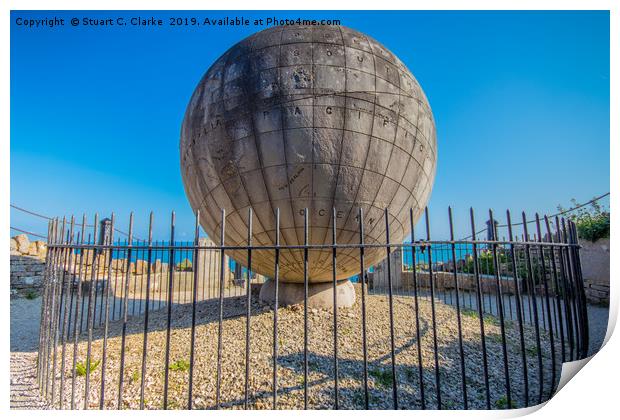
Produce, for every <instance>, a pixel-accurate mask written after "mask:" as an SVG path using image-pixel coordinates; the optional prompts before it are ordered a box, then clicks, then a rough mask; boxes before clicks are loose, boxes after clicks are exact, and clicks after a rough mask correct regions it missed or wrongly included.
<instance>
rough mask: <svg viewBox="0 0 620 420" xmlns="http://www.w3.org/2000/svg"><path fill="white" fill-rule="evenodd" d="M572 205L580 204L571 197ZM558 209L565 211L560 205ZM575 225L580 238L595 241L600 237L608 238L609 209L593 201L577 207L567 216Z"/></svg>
mask: <svg viewBox="0 0 620 420" xmlns="http://www.w3.org/2000/svg"><path fill="white" fill-rule="evenodd" d="M571 203H572V204H573V207H579V206H580V204H579V203H577V201H576V200H575V199H574V198H573V199H572V200H571ZM558 210H559V211H565V210H564V209H563V208H562V206H558ZM568 218H569V219H570V220H572V221H573V222H575V224H576V225H577V235H578V236H579V238H581V239H585V240H588V241H591V242H596V241H598V240H599V239H601V238H609V228H610V214H609V210H607V209H605V208H604V207H603V206H601V205H600V204H598V203H597V202H594V203H592V204H590V206H589V207H582V208H580V209H577V210H576V211H575V212H574V213H572V214H571V215H570V216H568Z"/></svg>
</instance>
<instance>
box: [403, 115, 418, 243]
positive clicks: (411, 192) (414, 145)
mask: <svg viewBox="0 0 620 420" xmlns="http://www.w3.org/2000/svg"><path fill="white" fill-rule="evenodd" d="M418 124H420V109H419V104H418V114H417V116H416V126H415V127H416V133H417V132H418V131H420V130H419V129H418ZM417 138H418V137H417V136H415V137H414V138H413V147H411V153H410V154H409V160H407V166H406V167H405V171H404V172H403V176H402V177H401V179H400V184H401V185H402V182H403V179H404V178H405V175H406V174H407V168H408V167H409V164H410V163H411V159H413V160H415V161H416V163H418V165H419V162H418V161H417V159H415V158H414V157H413V154H414V153H415V147H416V143H417V142H416V140H417ZM405 188H406V189H407V191H409V195H410V196H412V197H413V199H414V200H415V202H416V207H417V208H418V209H419V208H420V202H419V201H418V199H417V197H416V196H415V195H414V194H413V191H410V190H409V189H408V188H407V187H405ZM407 201H409V200H407ZM407 201H405V203H403V205H402V207H401V208H400V210H398V214H400V213H401V212H402V211H403V208H405V207H406V206H407ZM404 238H405V234H404V232H403V239H404ZM412 240H413V238H412Z"/></svg>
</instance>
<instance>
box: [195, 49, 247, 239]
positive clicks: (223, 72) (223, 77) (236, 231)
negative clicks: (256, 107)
mask: <svg viewBox="0 0 620 420" xmlns="http://www.w3.org/2000/svg"><path fill="white" fill-rule="evenodd" d="M231 55H232V49H229V50H228V52H227V55H226V59H225V60H224V66H223V70H222V79H221V81H220V88H219V94H220V96H224V80H225V79H226V69H227V68H228V63H229V60H230V56H231ZM233 141H234V140H233ZM206 147H207V150H209V142H208V141H207V144H206ZM213 167H214V169H215V165H213ZM215 173H217V178H218V180H219V181H220V183H219V185H221V186H222V189H223V190H224V192H225V194H226V196H228V200H229V201H230V203H231V204H232V206H233V209H234V211H235V212H238V209H237V206H236V205H235V203H234V202H233V200H231V199H230V196H229V195H228V190H226V188H225V187H224V183H223V182H222V177H221V174H220V171H219V170H215ZM239 177H241V176H239ZM219 185H218V186H219ZM216 188H217V187H216ZM213 190H215V188H214V189H213ZM213 190H211V191H209V195H211V198H212V199H213V201H214V202H217V201H216V200H215V197H214V196H213V194H212V191H213ZM202 202H203V206H201V207H205V205H206V197H203V199H202ZM206 207H208V206H206ZM228 217H229V216H227V218H228ZM221 224H222V221H221V220H218V219H216V224H215V233H216V234H217V232H218V231H219V229H218V228H219V226H220V225H221ZM228 228H229V229H232V230H233V231H234V232H235V233H236V234H237V235H239V236H240V237H242V238H243V234H242V233H241V232H239V231H238V230H237V229H236V227H235V225H234V224H232V223H231V224H229V227H228ZM223 241H224V238H220V243H222V242H223Z"/></svg>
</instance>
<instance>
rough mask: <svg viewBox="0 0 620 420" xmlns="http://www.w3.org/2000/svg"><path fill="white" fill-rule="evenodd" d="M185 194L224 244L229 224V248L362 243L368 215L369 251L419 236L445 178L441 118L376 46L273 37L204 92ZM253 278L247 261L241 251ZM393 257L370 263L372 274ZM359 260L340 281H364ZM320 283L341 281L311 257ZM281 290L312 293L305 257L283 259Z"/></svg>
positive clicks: (220, 68) (191, 122) (199, 90)
mask: <svg viewBox="0 0 620 420" xmlns="http://www.w3.org/2000/svg"><path fill="white" fill-rule="evenodd" d="M180 155H181V156H180V157H181V168H182V175H183V181H184V184H185V190H186V194H187V196H188V198H189V201H190V203H191V205H192V207H193V208H194V209H200V218H201V219H200V222H201V225H202V226H203V228H204V229H205V230H206V231H207V233H208V234H209V236H210V237H211V238H213V239H214V240H215V242H216V243H218V244H219V243H220V242H221V238H220V223H221V220H220V209H222V208H223V209H225V210H226V237H225V242H226V244H227V245H243V244H246V241H247V218H248V209H249V208H250V207H251V208H252V209H253V211H254V219H253V234H254V235H253V241H254V244H256V245H271V244H273V243H275V240H276V238H275V216H274V214H275V210H276V209H278V208H279V209H280V213H281V219H280V232H281V235H280V242H281V244H283V245H284V244H287V245H299V244H303V240H304V237H303V226H304V209H305V208H308V209H309V225H310V231H309V236H310V237H309V241H310V243H312V244H324V243H330V242H331V240H332V234H331V230H332V221H333V217H332V208H335V209H336V227H337V229H336V241H337V242H338V243H340V244H347V243H358V241H359V237H358V235H359V234H358V228H359V221H358V217H357V216H358V209H359V208H360V207H361V208H362V209H363V210H364V224H365V231H366V237H365V242H366V243H380V242H385V222H384V219H383V210H384V209H386V208H387V209H388V211H389V216H390V237H391V241H393V242H399V241H401V240H402V239H403V238H404V237H405V236H406V234H407V233H408V230H409V229H408V226H409V208H413V211H414V221H415V220H417V219H418V217H419V216H420V215H421V213H422V211H423V209H424V206H425V205H426V203H427V201H428V198H429V196H430V193H431V189H432V186H433V181H434V177H435V167H436V160H437V145H436V137H435V124H434V120H433V116H432V112H431V109H430V106H429V103H428V100H427V98H426V96H425V95H424V93H423V91H422V88H421V87H420V85H419V84H418V82H417V81H416V79H415V78H414V76H413V75H412V74H411V72H410V71H409V70H408V69H407V67H406V66H405V65H404V64H403V63H402V62H401V61H400V60H399V59H398V58H397V57H396V56H395V55H394V54H392V53H391V52H390V51H389V50H387V49H386V48H385V47H384V46H383V45H381V44H380V43H379V42H377V41H375V40H374V39H372V38H370V37H368V36H367V35H364V34H362V33H360V32H357V31H354V30H352V29H349V28H345V27H342V26H340V27H325V26H315V27H313V26H305V27H303V26H302V27H299V26H295V27H275V28H270V29H267V30H264V31H262V32H259V33H256V34H254V35H252V36H250V37H248V38H246V39H244V40H243V41H241V42H239V43H238V44H236V45H235V46H233V47H232V48H231V49H229V50H228V51H227V52H226V53H224V55H222V56H221V57H220V58H219V59H218V60H217V61H216V62H215V63H214V64H213V65H212V66H211V67H210V68H209V70H208V71H207V73H206V74H205V75H204V77H203V78H202V80H201V82H200V83H199V84H198V86H197V87H196V90H195V91H194V94H193V95H192V97H191V100H190V103H189V105H188V108H187V111H186V114H185V117H184V120H183V126H182V130H181V145H180ZM229 255H230V256H231V257H232V258H234V259H235V260H236V261H239V262H241V263H242V264H243V265H247V261H246V258H247V253H246V252H245V251H241V250H239V251H232V250H231V251H230V252H229ZM384 257H385V250H384V249H382V248H374V249H370V248H369V249H367V250H366V254H365V263H366V265H367V266H370V265H373V264H375V263H377V262H379V261H380V260H381V259H383V258H384ZM358 258H359V252H358V250H355V249H352V250H347V251H339V252H338V258H337V278H338V279H343V278H347V277H349V276H351V275H354V274H356V273H357V272H358V271H359V260H358ZM309 259H310V261H309V262H310V264H309V277H310V281H311V282H322V281H331V278H332V274H331V251H330V250H329V249H325V250H316V251H312V252H310V255H309ZM274 266H275V264H274V252H273V251H271V250H256V251H255V252H254V253H253V254H252V268H253V269H254V270H256V271H257V272H259V273H261V274H264V275H267V276H273V273H274ZM279 268H280V278H281V279H282V281H295V282H300V281H302V280H303V259H302V253H301V251H292V250H285V251H282V252H281V253H280V265H279Z"/></svg>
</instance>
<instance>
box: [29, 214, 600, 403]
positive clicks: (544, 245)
mask: <svg viewBox="0 0 620 420" xmlns="http://www.w3.org/2000/svg"><path fill="white" fill-rule="evenodd" d="M279 214H280V213H279V211H276V213H275V215H274V218H275V226H276V229H275V240H274V241H273V244H271V245H264V244H255V243H254V242H253V238H254V237H253V231H252V211H251V209H250V210H249V212H248V225H247V226H248V231H247V232H246V234H247V242H246V244H245V245H235V246H230V245H227V244H225V243H220V244H215V243H214V242H212V241H210V240H209V239H207V238H203V237H201V236H200V227H199V219H200V216H199V214H196V221H195V232H194V240H193V241H191V242H179V241H177V240H176V239H175V216H174V213H173V214H172V217H171V219H170V237H169V238H167V239H166V240H165V241H162V240H154V239H153V222H154V217H153V214H151V216H150V220H149V229H148V238H147V239H145V240H136V239H135V235H134V216H133V214H132V215H131V217H130V220H129V226H128V234H127V235H128V237H127V239H124V240H119V239H116V238H115V237H114V232H115V230H117V229H116V228H115V224H116V220H115V218H114V215H112V216H111V218H110V219H104V220H103V221H100V220H99V219H98V217H97V216H95V218H94V222H93V223H92V224H90V225H89V224H87V220H86V217H83V218H82V220H81V222H76V220H75V219H74V218H73V217H71V218H70V219H63V220H58V219H54V220H52V221H51V222H50V224H49V226H48V254H47V259H46V269H45V278H44V291H43V297H42V308H41V324H40V334H39V353H38V360H37V362H38V363H37V375H38V377H37V379H38V384H39V387H40V391H41V393H42V395H43V396H44V397H45V398H46V399H47V401H48V402H49V403H50V404H51V405H52V406H53V407H55V408H59V409H68V408H70V409H96V408H99V409H126V408H131V409H161V408H164V409H220V408H241V409H277V408H289V409H306V408H312V409H332V408H336V409H338V408H345V409H355V408H357V409H392V408H394V409H397V408H399V409H508V408H516V407H527V406H531V405H535V404H539V403H541V402H543V401H546V400H548V399H549V398H550V397H551V396H552V395H553V393H554V392H555V389H556V387H557V385H558V381H559V377H560V372H561V366H562V363H563V362H566V361H572V360H577V359H580V358H584V357H586V355H587V351H588V345H589V339H588V337H589V332H588V322H587V321H588V320H587V307H586V303H585V294H584V290H583V279H582V276H581V264H580V259H579V244H578V241H577V234H576V228H575V225H574V224H573V223H572V222H571V221H570V220H565V219H560V218H558V217H555V218H554V219H553V220H550V219H549V218H547V217H543V218H540V217H539V216H538V215H536V217H535V219H534V222H533V223H530V222H528V220H527V219H526V215H525V214H524V213H523V214H522V215H521V220H520V221H518V222H516V223H515V222H512V220H511V214H510V212H506V214H505V217H506V218H505V220H506V223H505V224H504V225H502V228H503V230H500V228H499V227H498V223H497V221H496V219H495V216H494V214H493V212H492V211H489V213H488V221H487V227H488V229H487V235H486V239H483V238H477V236H476V235H477V234H479V233H480V232H479V231H478V232H477V231H476V229H477V228H476V225H475V217H474V212H473V210H471V211H470V215H469V216H470V220H469V223H468V229H469V230H470V232H471V236H470V237H469V239H468V240H458V239H455V238H456V236H455V226H454V222H453V214H452V209H449V210H448V220H447V222H448V223H447V226H448V227H449V238H448V239H445V240H436V239H434V238H432V237H431V230H430V220H429V214H428V210H426V212H425V220H424V223H423V224H422V225H423V229H422V230H421V234H420V232H419V231H414V227H415V224H414V211H413V210H411V211H410V212H409V224H410V226H409V229H410V230H411V232H412V233H411V237H410V238H411V240H408V241H406V242H400V243H391V242H390V223H389V221H390V220H389V219H390V218H391V217H392V216H391V215H390V214H389V213H388V211H387V210H386V211H385V213H384V218H385V238H384V241H383V243H379V244H377V243H376V242H373V243H370V244H366V243H365V242H366V239H367V238H368V237H367V236H366V233H365V226H364V222H363V220H364V217H363V211H362V210H361V209H360V210H359V215H358V216H359V217H358V219H357V220H358V221H359V229H358V232H357V234H358V235H359V236H358V238H359V241H357V242H358V243H347V244H343V243H336V238H337V235H336V219H337V218H336V211H335V210H334V212H333V217H332V222H331V226H330V229H331V230H332V235H331V236H332V237H331V243H327V244H311V243H309V234H308V232H309V231H310V229H311V226H309V223H308V212H307V210H306V211H305V215H304V226H303V232H304V235H303V243H301V244H294V245H291V244H287V243H281V242H280V229H279V227H280V223H279V222H280V220H279V217H280V216H279ZM485 216H486V214H485ZM485 218H486V217H485ZM225 222H226V216H225V212H224V211H222V215H221V223H220V226H219V227H220V232H219V233H220V238H225V237H226V235H225V232H226V223H225ZM87 226H91V228H89V229H87ZM470 232H467V234H469V233H470ZM418 236H420V238H418ZM500 238H501V239H500ZM377 249H378V250H380V251H381V252H384V255H385V259H384V260H383V261H382V262H381V263H379V264H377V265H375V266H373V267H368V266H367V265H366V264H365V258H367V254H368V251H370V250H377ZM228 250H236V251H239V250H240V251H242V252H245V253H246V255H247V260H246V264H247V266H245V267H242V266H241V264H240V263H237V262H234V261H232V260H230V259H229V257H228V256H227V255H226V254H227V251H228ZM286 250H295V251H296V252H298V253H299V254H298V255H299V259H300V261H299V263H300V264H301V265H303V277H304V281H303V286H304V287H303V290H304V296H303V301H302V303H300V304H297V305H292V306H283V305H280V304H279V301H278V296H279V294H278V287H279V285H280V284H281V282H282V281H283V279H281V278H279V277H280V266H281V264H283V262H284V260H283V258H284V257H285V254H284V251H286ZM326 250H327V251H328V252H329V257H328V258H327V259H326V260H325V261H324V264H327V265H328V266H329V267H330V269H331V272H332V284H333V286H335V285H336V283H337V280H338V281H339V280H340V279H337V278H336V276H337V269H336V267H337V264H338V261H341V258H353V259H355V261H357V262H358V267H359V273H358V274H357V275H356V276H354V277H352V278H351V279H350V280H351V281H352V283H353V285H354V288H355V293H356V301H355V303H354V305H353V306H352V307H339V304H338V293H337V288H336V287H333V288H332V290H333V305H332V306H331V309H317V308H314V307H312V308H311V307H309V305H308V299H309V286H310V284H309V283H310V282H309V280H308V278H309V274H308V273H309V271H310V270H311V269H312V267H311V263H312V262H313V261H316V260H313V259H312V256H313V253H319V252H322V253H323V254H322V255H327V254H324V253H325V251H326ZM259 253H261V254H260V255H263V256H264V255H269V258H271V261H273V264H274V271H273V273H274V274H273V277H272V278H271V279H269V280H271V281H272V282H273V283H274V285H275V292H274V299H273V301H270V302H263V301H261V299H259V290H260V287H261V285H262V284H263V283H264V282H265V280H267V279H266V278H265V277H263V276H261V275H259V274H257V273H255V272H254V271H253V268H252V259H253V255H254V257H256V255H259ZM296 255H297V254H296ZM287 256H290V254H287Z"/></svg>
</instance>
